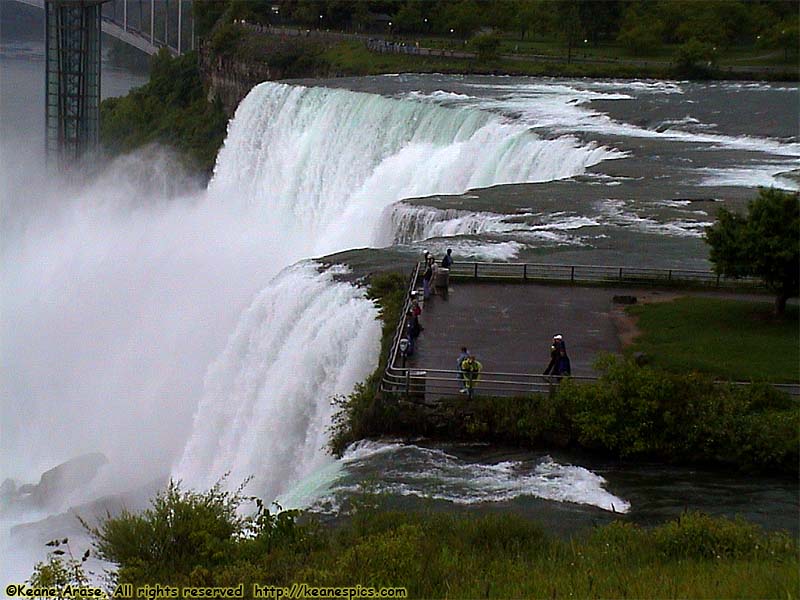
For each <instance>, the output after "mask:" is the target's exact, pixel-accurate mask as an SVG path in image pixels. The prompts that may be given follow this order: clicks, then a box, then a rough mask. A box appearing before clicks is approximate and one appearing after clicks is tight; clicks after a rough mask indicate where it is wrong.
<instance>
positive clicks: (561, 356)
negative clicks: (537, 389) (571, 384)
mask: <svg viewBox="0 0 800 600" xmlns="http://www.w3.org/2000/svg"><path fill="white" fill-rule="evenodd" d="M571 373H572V365H570V362H569V356H567V346H566V344H564V337H563V336H562V335H561V334H558V335H554V336H553V344H552V345H551V346H550V363H549V364H548V365H547V368H546V369H545V370H544V375H555V376H556V381H561V378H562V377H565V376H569V375H570V374H571Z"/></svg>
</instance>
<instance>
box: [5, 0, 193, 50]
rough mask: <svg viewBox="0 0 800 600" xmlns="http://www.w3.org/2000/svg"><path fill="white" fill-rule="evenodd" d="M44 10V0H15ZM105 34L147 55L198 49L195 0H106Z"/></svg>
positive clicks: (103, 16)
mask: <svg viewBox="0 0 800 600" xmlns="http://www.w3.org/2000/svg"><path fill="white" fill-rule="evenodd" d="M15 1H16V2H20V3H22V4H27V5H29V6H35V7H37V8H41V9H42V10H44V4H45V0H15ZM101 21H102V22H101V26H102V30H103V33H106V34H108V35H110V36H111V37H113V38H116V39H118V40H121V41H123V42H125V43H126V44H128V45H130V46H133V47H134V48H136V49H138V50H141V51H142V52H145V53H146V54H151V55H152V54H156V53H157V52H158V51H159V50H160V49H161V48H166V49H167V50H169V52H170V53H171V54H173V55H176V56H177V55H179V54H183V53H184V52H188V51H190V50H194V48H195V41H196V40H195V35H194V17H193V13H192V0H107V1H106V2H105V3H104V4H103V7H102V13H101Z"/></svg>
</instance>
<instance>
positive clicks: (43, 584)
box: [29, 538, 90, 598]
mask: <svg viewBox="0 0 800 600" xmlns="http://www.w3.org/2000/svg"><path fill="white" fill-rule="evenodd" d="M46 545H47V546H48V547H49V548H52V550H50V551H49V552H48V553H47V562H39V563H36V565H35V566H34V568H33V574H32V575H31V577H30V580H29V583H30V585H31V587H34V588H57V589H59V590H61V591H62V592H63V591H64V588H66V587H67V586H75V587H82V586H87V585H88V584H89V577H88V576H87V574H86V571H85V570H84V563H86V561H87V560H88V559H89V554H90V551H89V550H87V551H86V552H85V553H84V554H83V556H82V557H81V558H80V559H77V558H75V556H74V554H73V553H72V548H71V547H70V545H69V538H63V539H57V540H51V541H49V542H47V544H46ZM62 548H66V550H62ZM56 597H58V598H65V597H74V595H73V596H70V595H64V594H63V593H59V594H58V595H57V596H56Z"/></svg>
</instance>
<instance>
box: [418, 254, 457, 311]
mask: <svg viewBox="0 0 800 600" xmlns="http://www.w3.org/2000/svg"><path fill="white" fill-rule="evenodd" d="M423 260H424V270H423V272H422V294H423V296H424V298H425V300H427V299H428V298H430V297H431V294H435V293H436V289H435V287H434V282H435V281H436V271H437V269H438V268H439V267H437V266H436V259H435V258H434V257H433V255H432V254H430V253H429V252H428V251H427V250H426V251H425V254H424V255H423ZM452 266H453V251H452V250H451V249H450V248H448V249H447V254H445V255H444V258H442V262H441V263H440V267H441V268H442V269H449V268H450V267H452Z"/></svg>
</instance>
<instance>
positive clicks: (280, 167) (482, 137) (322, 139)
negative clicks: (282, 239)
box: [211, 83, 622, 256]
mask: <svg viewBox="0 0 800 600" xmlns="http://www.w3.org/2000/svg"><path fill="white" fill-rule="evenodd" d="M620 156H622V154H621V153H620V152H617V151H615V150H611V149H609V148H605V147H599V146H596V145H595V144H587V145H581V144H580V143H579V142H578V141H577V140H576V139H575V138H573V137H569V136H564V137H560V138H557V139H541V138H540V137H538V136H537V135H535V134H533V133H532V132H531V131H530V130H529V129H528V127H527V126H525V125H521V124H518V123H512V122H507V121H506V120H504V119H503V118H501V117H499V116H497V115H493V114H491V113H488V112H483V111H480V110H475V109H462V108H443V107H441V106H437V105H434V104H429V103H422V102H415V101H409V100H396V99H391V98H384V97H382V96H377V95H372V94H363V93H357V92H350V91H347V90H332V89H326V88H305V87H299V86H289V85H283V84H275V83H263V84H261V85H259V86H257V87H256V88H254V89H253V90H252V91H251V92H250V94H249V95H248V97H247V98H245V100H244V101H243V102H242V104H241V105H240V106H239V109H238V110H237V112H236V118H235V119H234V121H233V122H232V123H231V126H230V129H229V134H228V139H227V141H226V143H225V147H224V148H223V149H222V151H221V152H220V156H219V160H218V162H217V168H216V170H215V177H214V181H213V183H212V187H211V189H212V190H213V191H214V192H215V193H218V194H221V195H223V196H226V197H238V198H241V199H243V200H245V201H246V202H252V203H258V204H260V205H261V210H262V212H263V217H264V219H265V220H266V222H267V223H269V225H270V227H271V229H274V230H276V231H280V232H286V233H287V236H290V237H291V238H292V239H293V244H295V245H296V246H298V247H300V248H302V249H303V251H304V253H303V255H304V256H309V255H318V254H325V253H329V252H334V251H338V250H341V249H344V248H353V247H359V246H367V245H372V244H380V243H381V242H382V241H383V240H382V239H380V238H381V236H380V235H379V232H378V229H377V227H376V225H377V223H378V222H379V220H380V215H381V212H382V211H383V209H384V208H385V207H386V206H387V205H389V204H391V203H393V202H396V201H398V200H401V199H403V198H410V197H414V196H426V195H430V194H456V193H463V192H465V191H466V190H468V189H471V188H478V187H487V186H492V185H498V184H502V183H520V182H537V181H551V180H555V179H562V178H566V177H571V176H574V175H578V174H581V173H583V172H585V170H586V168H587V167H589V166H591V165H594V164H597V163H599V162H600V161H602V160H607V159H612V158H618V157H620ZM356 224H358V225H356Z"/></svg>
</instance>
